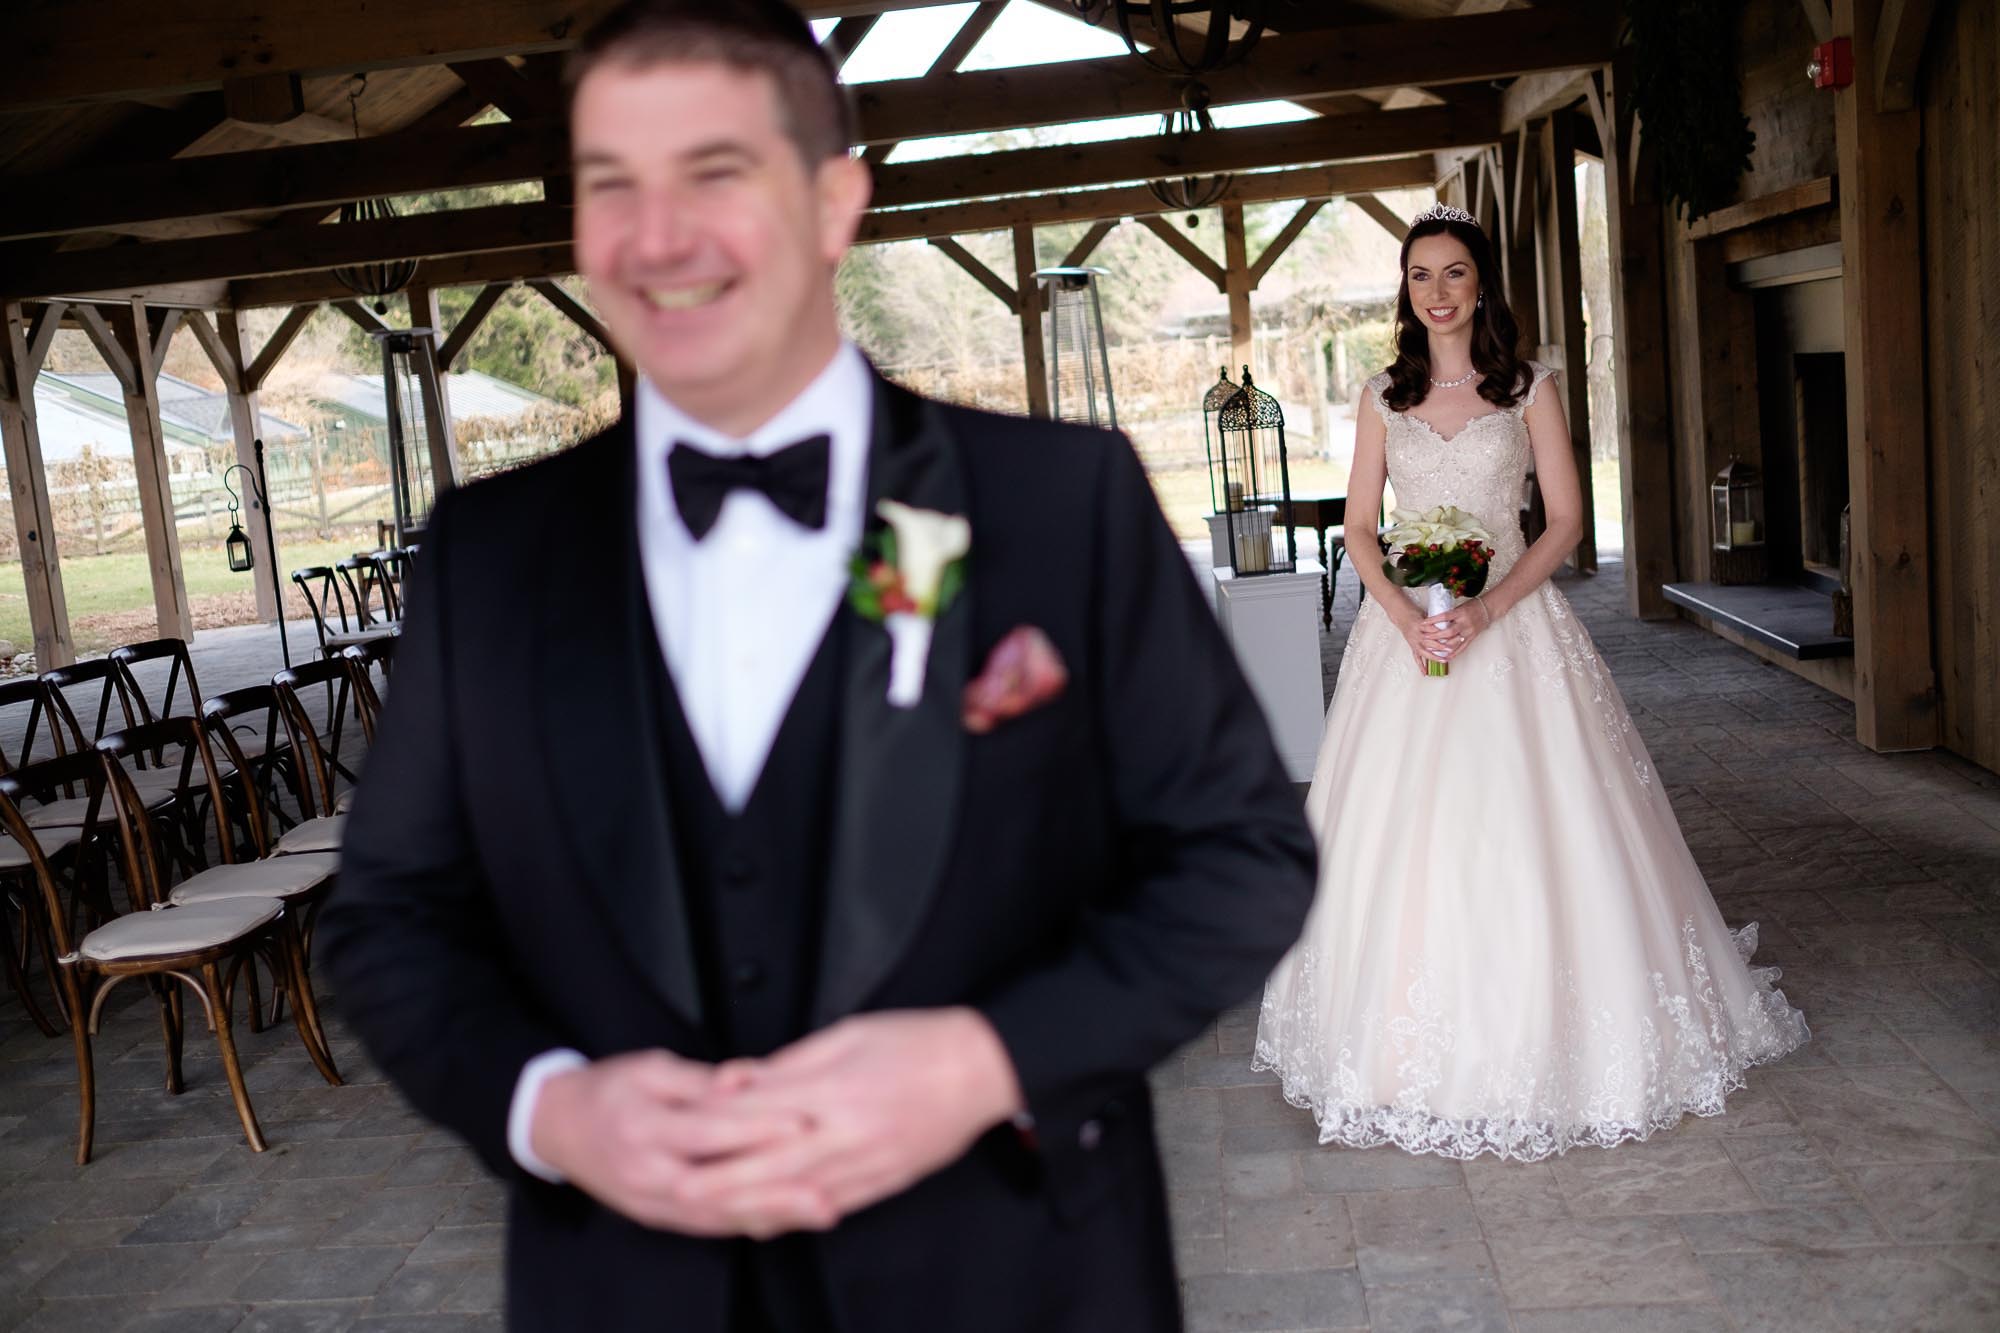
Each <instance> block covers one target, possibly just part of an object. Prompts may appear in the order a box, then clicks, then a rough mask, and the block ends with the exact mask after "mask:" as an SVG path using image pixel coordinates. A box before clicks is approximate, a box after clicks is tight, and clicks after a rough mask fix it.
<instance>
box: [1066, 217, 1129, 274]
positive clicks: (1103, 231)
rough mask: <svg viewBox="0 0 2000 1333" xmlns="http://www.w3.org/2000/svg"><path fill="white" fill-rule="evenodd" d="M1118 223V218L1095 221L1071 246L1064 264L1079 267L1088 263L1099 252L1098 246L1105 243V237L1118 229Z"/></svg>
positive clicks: (1069, 266) (1067, 266)
mask: <svg viewBox="0 0 2000 1333" xmlns="http://www.w3.org/2000/svg"><path fill="white" fill-rule="evenodd" d="M1118 223H1119V219H1118V218H1104V219H1101V220H1100V221H1097V222H1093V223H1092V224H1091V226H1090V230H1089V231H1087V232H1085V233H1084V234H1083V236H1082V237H1081V238H1080V239H1079V240H1078V241H1077V243H1076V244H1075V245H1073V246H1071V247H1070V250H1069V253H1068V254H1066V255H1064V256H1063V262H1062V266H1063V267H1064V268H1077V267H1080V266H1081V265H1083V264H1084V263H1086V262H1087V261H1088V260H1089V259H1090V257H1091V255H1093V254H1095V253H1096V252H1097V247H1098V246H1099V245H1100V244H1102V243H1103V241H1104V238H1105V237H1107V236H1109V235H1110V234H1111V233H1112V232H1114V231H1116V230H1117V229H1118Z"/></svg>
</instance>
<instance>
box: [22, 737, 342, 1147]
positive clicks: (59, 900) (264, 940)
mask: <svg viewBox="0 0 2000 1333" xmlns="http://www.w3.org/2000/svg"><path fill="white" fill-rule="evenodd" d="M116 773H117V770H116V769H114V768H113V767H111V766H110V765H108V764H107V763H106V760H105V757H104V756H103V755H101V754H98V753H95V752H89V751H86V752H84V753H79V754H69V755H64V756H61V757H59V758H51V759H46V760H42V761H40V762H38V763H34V764H30V765H28V766H26V767H24V768H20V769H16V770H15V771H14V772H12V773H9V774H6V775H5V776H0V827H3V828H4V829H5V831H6V834H7V838H8V842H9V843H10V844H11V845H12V846H13V847H15V848H17V849H18V855H19V856H20V857H21V858H22V859H23V861H24V862H25V866H24V869H25V871H26V873H27V875H28V877H29V878H30V879H31V880H32V882H33V884H34V886H35V888H36V889H37V890H38V892H39V894H40V897H41V908H42V914H43V917H44V919H45V920H46V921H47V923H48V927H49V931H50V934H51V936H52V941H53V947H54V950H55V952H56V953H57V954H58V955H59V956H58V958H57V960H56V964H55V970H56V977H57V980H58V984H59V986H60V991H61V994H62V997H63V1007H64V1009H65V1010H66V1012H67V1013H68V1015H69V1017H70V1023H69V1028H70V1034H71V1039H72V1041H73V1043H74V1045H75V1049H76V1062H77V1081H78V1091H79V1099H78V1100H79V1107H78V1125H77V1148H76V1162H77V1165H79V1166H82V1165H84V1164H85V1163H87V1162H88V1161H89V1160H90V1149H91V1141H92V1136H93V1133H94V1130H95V1125H96V1114H97V1095H96V1087H97V1085H96V1075H95V1070H94V1062H93V1059H92V1051H91V1040H92V1038H93V1037H94V1036H95V1035H96V1033H97V1031H98V1029H99V1026H100V1024H101V1022H102V1019H103V1015H104V1005H105V1001H106V999H107V998H108V997H109V996H110V994H111V992H112V991H113V990H114V989H115V988H116V987H117V986H118V985H120V984H121V983H122V982H124V981H127V980H129V979H131V978H133V977H138V978H141V979H143V980H144V982H145V984H146V986H147V988H148V989H149V990H150V991H151V992H152V994H153V998H154V1000H155V1002H156V1004H157V1006H158V1009H159V1015H160V1027H161V1033H162V1035H163V1037H164V1038H165V1042H166V1048H167V1051H166V1054H167V1061H166V1090H167V1092H169V1093H175V1094H177V1093H179V1092H180V1091H181V1089H182V1087H183V1086H184V1083H183V1079H182V1069H181V1048H182V1036H183V1032H184V1017H185V1016H184V1014H183V1011H182V1006H181V987H182V986H185V987H187V988H188V989H190V990H192V991H194V993H195V995H196V998H197V999H198V1000H199V1001H200V1002H201V1005H202V1009H203V1011H204V1014H205V1016H206V1017H207V1020H208V1023H209V1026H210V1027H211V1028H212V1029H213V1030H214V1032H215V1034H216V1042H217V1046H218V1048H219V1050H220V1053H221V1056H222V1065H223V1072H224V1075H225V1077H226V1078H227V1079H228V1081H229V1088H230V1093H231V1096H232V1098H233V1099H234V1101H235V1104H236V1111H237V1116H238V1118H239V1120H240V1121H241V1122H242V1125H243V1132H244V1137H245V1138H246V1139H247V1140H248V1141H249V1143H250V1146H251V1147H252V1148H254V1149H256V1150H257V1151H259V1152H261V1151H263V1148H264V1139H263V1134H262V1132H261V1130H260V1129H259V1127H258V1125H257V1117H256V1113H255V1112H254V1111H253V1110H252V1109H251V1105H250V1095H249V1092H248V1090H247V1089H246V1088H245V1087H244V1083H243V1071H242V1067H241V1065H240V1063H239V1061H238V1059H237V1055H236V1045H235V1041H234V1038H233V1035H232V1032H231V1027H230V1012H229V1004H228V999H227V997H228V992H229V985H230V979H231V978H233V976H234V975H235V973H236V970H237V969H238V968H240V967H241V966H242V965H243V964H244V963H245V962H246V961H248V960H249V959H250V958H251V956H252V955H253V953H254V952H255V951H257V950H258V949H260V948H261V949H266V950H269V951H270V952H272V954H273V956H277V957H283V958H290V959H293V960H296V958H297V949H296V945H295V937H294V934H293V932H292V928H291V920H290V918H289V917H288V916H287V915H286V913H285V908H284V905H283V904H282V903H281V902H279V901H278V900H277V899H275V898H269V897H265V898H243V899H239V900H235V901H231V902H217V903H212V904H207V905H200V906H189V907H176V908H172V909H168V910H158V909H159V908H160V907H161V900H160V899H159V898H158V897H157V895H156V885H157V882H158V880H157V877H149V876H147V875H145V874H144V873H142V872H141V871H140V870H139V869H138V868H137V864H138V863H137V861H136V853H137V847H136V845H135V844H134V842H133V841H132V840H131V839H130V837H129V835H128V832H127V829H126V827H125V821H124V820H123V819H121V818H120V817H119V816H118V815H117V814H116V813H113V809H114V806H115V804H116V798H115V797H112V796H110V795H108V793H109V792H110V791H111V790H112V788H113V786H114V784H115V782H116ZM79 788H81V789H84V790H85V791H86V792H87V798H88V800H89V801H90V804H91V812H90V819H89V820H88V821H87V822H86V824H85V825H83V826H82V827H81V829H80V830H68V829H66V830H61V831H60V834H61V836H62V837H63V838H70V837H74V838H76V839H78V842H77V843H76V844H75V845H79V846H81V845H87V843H90V842H94V840H95V839H96V838H97V837H98V836H99V828H98V824H99V819H100V817H101V816H104V815H106V814H110V815H111V819H110V822H111V823H113V824H114V825H116V826H118V833H119V843H120V846H119V850H120V852H121V853H122V859H123V862H124V870H125V881H126V890H127V892H126V901H127V906H128V908H129V910H126V911H122V912H121V911H119V910H117V908H116V907H115V906H113V904H112V903H111V901H110V895H109V893H108V892H104V893H101V894H100V893H94V892H93V891H92V888H93V886H92V885H91V884H90V881H89V877H88V876H85V875H65V874H64V873H63V872H62V870H60V869H59V868H58V861H59V859H61V858H62V856H63V853H62V852H61V851H60V850H59V849H57V848H55V847H53V846H51V845H50V844H51V842H52V834H54V833H56V832H58V831H55V830H46V829H35V828H32V827H30V826H29V824H28V821H27V820H26V819H25V818H23V816H22V813H21V802H22V801H23V800H33V799H38V798H41V799H48V798H52V797H53V796H54V794H55V793H56V792H59V791H60V792H68V791H72V790H76V789H79ZM127 797H128V801H129V809H130V810H131V811H132V812H134V813H135V814H136V815H137V817H138V818H139V819H141V820H144V819H147V818H149V816H147V815H146V812H145V805H144V803H143V802H142V801H140V800H139V799H138V798H137V794H136V792H132V791H130V790H129V784H128V791H127ZM71 859H72V860H74V859H75V858H74V857H72V858H71ZM294 984H298V983H296V982H295V983H294ZM302 993H303V992H302ZM303 1008H304V1006H303V1005H301V1006H294V1009H295V1012H301V1011H302V1010H303ZM298 1027H299V1033H300V1038H301V1040H306V1041H307V1042H308V1045H309V1047H311V1046H312V1045H313V1041H312V1040H311V1039H310V1036H309V1033H310V1029H309V1027H308V1025H307V1023H306V1021H305V1020H304V1019H303V1018H301V1019H300V1020H299V1023H298ZM322 1072H324V1071H322Z"/></svg>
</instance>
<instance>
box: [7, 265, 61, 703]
mask: <svg viewBox="0 0 2000 1333" xmlns="http://www.w3.org/2000/svg"><path fill="white" fill-rule="evenodd" d="M24 313H25V312H24V311H23V310H22V308H21V307H20V306H19V305H15V304H12V303H5V304H0V325H4V328H0V446H3V447H4V449H5V452H6V460H7V489H8V492H9V495H10V496H11V498H12V500H13V510H14V536H15V539H16V540H17V541H18V542H19V543H20V551H21V583H22V591H23V592H24V593H25V594H26V595H27V599H28V623H29V625H30V626H31V627H32V631H33V634H34V647H35V665H36V666H37V667H38V668H39V669H41V670H43V671H47V670H49V669H50V668H52V667H57V666H67V665H68V664H69V663H71V662H74V661H75V660H76V645H75V644H74V642H73V641H72V640H71V638H70V629H69V604H68V602H67V600H66V599H65V598H64V596H63V582H62V560H61V558H60V556H59V555H58V553H57V550H56V528H55V518H54V514H53V511H52V510H51V507H50V505H49V481H48V469H47V467H46V466H45V465H44V462H43V459H42V437H41V431H40V428H39V426H38V424H37V422H36V419H35V418H36V414H35V378H36V376H37V375H38V374H39V373H40V371H41V366H42V355H43V354H46V352H47V350H48V349H47V344H46V343H44V344H43V346H42V349H41V353H37V352H36V351H35V347H34V344H35V342H36V341H37V340H36V339H34V338H31V337H30V336H29V335H28V332H27V330H26V329H24V328H23V321H24ZM35 318H36V319H38V320H42V321H44V322H43V323H42V324H41V325H40V327H41V328H46V329H50V330H51V331H53V326H54V324H55V323H56V322H58V321H59V319H60V316H59V315H58V316H57V318H56V319H53V320H52V319H49V318H48V311H47V310H46V309H45V310H44V311H42V312H40V313H38V314H37V315H36V316H35Z"/></svg>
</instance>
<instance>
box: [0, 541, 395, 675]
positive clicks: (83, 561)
mask: <svg viewBox="0 0 2000 1333" xmlns="http://www.w3.org/2000/svg"><path fill="white" fill-rule="evenodd" d="M364 544H365V539H364V538H363V537H362V536H360V535H358V534H357V535H356V536H354V537H351V538H349V539H348V540H346V541H331V542H321V541H307V540H303V539H300V538H293V539H291V540H285V539H284V538H282V537H281V538H280V539H279V543H278V556H279V559H280V561H281V562H282V564H283V566H284V569H285V571H286V572H287V573H289V572H290V571H292V570H294V569H301V568H304V567H305V566H307V565H330V564H332V563H333V562H334V561H336V560H341V559H344V558H346V557H347V556H350V555H352V554H354V552H355V551H357V550H360V549H362V547H363V545H364ZM181 567H182V570H183V572H184V573H185V575H186V577H187V590H188V600H189V601H190V602H191V603H192V604H193V605H194V609H195V623H196V625H197V626H198V627H200V628H204V629H205V628H209V627H211V626H213V625H227V624H249V623H251V622H252V621H254V620H255V619H256V614H255V609H254V608H255V594H254V592H253V590H252V587H251V578H252V576H251V575H249V574H235V573H231V572H230V569H229V563H228V561H227V560H226V559H225V558H224V556H223V552H222V546H221V544H220V543H214V544H206V543H205V544H200V545H197V544H195V543H193V542H189V543H186V544H184V545H183V546H182V547H181ZM62 579H63V600H64V601H65V602H67V603H68V604H69V620H70V629H71V632H72V633H73V634H74V635H75V638H76V646H77V651H78V652H84V653H98V652H104V651H106V650H108V649H110V648H115V647H117V646H118V645H119V644H120V643H131V642H135V641H138V640H142V639H150V638H153V637H155V634H156V632H157V631H156V629H155V628H154V622H153V581H152V576H151V574H150V573H149V572H148V568H147V563H146V555H145V552H143V551H138V552H129V553H122V554H116V555H70V554H67V553H65V554H64V555H63V558H62ZM284 586H285V591H286V594H287V597H286V605H285V614H286V615H287V616H288V617H299V618H305V617H307V616H308V615H309V613H308V612H307V610H306V606H305V603H304V602H303V601H301V600H300V599H299V597H298V593H297V590H296V589H294V588H292V587H291V585H290V583H289V582H287V583H285V585H284ZM134 626H138V627H139V628H138V629H137V630H136V632H135V630H134ZM0 639H7V640H9V641H11V642H12V643H13V644H14V646H15V647H16V648H17V649H19V650H20V651H22V652H31V651H33V649H34V642H35V634H34V630H33V629H32V628H31V627H30V625H29V623H28V598H27V594H26V592H25V591H24V587H23V584H22V581H21V564H20V562H19V561H18V560H10V561H7V562H5V563H0Z"/></svg>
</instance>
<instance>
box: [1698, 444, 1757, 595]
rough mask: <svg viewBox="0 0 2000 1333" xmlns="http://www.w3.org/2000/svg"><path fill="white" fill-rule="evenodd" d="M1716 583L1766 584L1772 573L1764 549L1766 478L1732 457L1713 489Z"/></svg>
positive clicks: (1755, 468)
mask: <svg viewBox="0 0 2000 1333" xmlns="http://www.w3.org/2000/svg"><path fill="white" fill-rule="evenodd" d="M1709 496H1710V499H1711V501H1712V507H1713V511H1714V512H1713V514H1712V515H1711V518H1710V522H1711V526H1712V528H1713V533H1712V534H1711V535H1712V537H1713V544H1714V548H1715V549H1714V552H1713V559H1712V564H1713V566H1714V572H1715V581H1716V582H1717V583H1762V582H1763V581H1764V580H1765V579H1766V578H1767V577H1769V573H1770V562H1769V559H1768V557H1767V555H1766V553H1765V550H1764V475H1763V473H1762V472H1760V471H1758V469H1757V466H1756V464H1754V463H1746V462H1744V461H1743V460H1741V459H1738V458H1732V459H1730V460H1729V466H1727V467H1725V468H1723V469H1722V471H1720V472H1718V473H1716V474H1715V483H1714V484H1713V485H1712V486H1710V487H1709Z"/></svg>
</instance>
